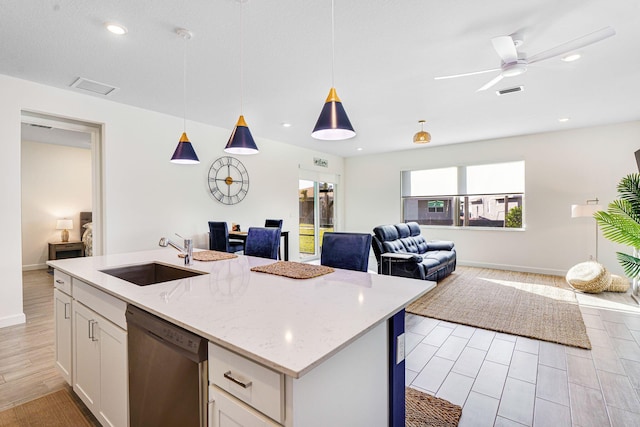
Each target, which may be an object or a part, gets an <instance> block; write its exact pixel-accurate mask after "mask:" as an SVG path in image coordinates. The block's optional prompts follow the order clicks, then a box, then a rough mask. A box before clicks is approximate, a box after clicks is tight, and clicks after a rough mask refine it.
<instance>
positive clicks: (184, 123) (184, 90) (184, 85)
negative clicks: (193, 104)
mask: <svg viewBox="0 0 640 427" xmlns="http://www.w3.org/2000/svg"><path fill="white" fill-rule="evenodd" d="M183 38H184V54H183V68H182V70H183V75H182V97H183V101H184V107H183V108H184V110H183V113H184V114H183V115H182V117H183V119H182V120H183V121H182V128H183V129H184V132H185V133H186V132H187V40H188V37H187V36H186V35H185V36H183Z"/></svg>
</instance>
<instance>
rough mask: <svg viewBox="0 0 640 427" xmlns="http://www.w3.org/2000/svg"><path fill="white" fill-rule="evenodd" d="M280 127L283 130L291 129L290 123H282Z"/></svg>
mask: <svg viewBox="0 0 640 427" xmlns="http://www.w3.org/2000/svg"><path fill="white" fill-rule="evenodd" d="M282 127H283V128H290V127H291V123H282Z"/></svg>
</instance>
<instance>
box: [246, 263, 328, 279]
mask: <svg viewBox="0 0 640 427" xmlns="http://www.w3.org/2000/svg"><path fill="white" fill-rule="evenodd" d="M251 271H257V272H259V273H269V274H275V275H276V276H284V277H289V278H291V279H311V278H312V277H318V276H322V275H323V274H329V273H333V272H334V271H335V270H334V269H333V268H331V267H327V266H325V265H314V264H305V263H302V262H293V261H278V262H274V263H273V264H267V265H260V266H258V267H253V268H252V269H251Z"/></svg>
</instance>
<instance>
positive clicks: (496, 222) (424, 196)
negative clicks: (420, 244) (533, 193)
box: [402, 161, 524, 228]
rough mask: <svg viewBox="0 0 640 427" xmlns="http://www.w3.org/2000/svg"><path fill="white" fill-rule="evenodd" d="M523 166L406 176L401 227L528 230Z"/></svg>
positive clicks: (421, 172)
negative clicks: (412, 224)
mask: <svg viewBox="0 0 640 427" xmlns="http://www.w3.org/2000/svg"><path fill="white" fill-rule="evenodd" d="M523 208H524V162H523V161H518V162H508V163H494V164H486V165H473V166H460V167H450V168H441V169H426V170H418V171H403V172H402V215H403V221H415V222H417V223H419V224H423V225H446V226H454V227H493V228H524V227H523Z"/></svg>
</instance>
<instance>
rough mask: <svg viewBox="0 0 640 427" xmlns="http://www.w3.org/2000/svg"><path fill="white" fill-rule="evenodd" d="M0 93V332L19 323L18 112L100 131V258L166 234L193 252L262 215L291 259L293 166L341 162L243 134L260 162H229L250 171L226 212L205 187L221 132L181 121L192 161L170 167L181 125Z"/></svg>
mask: <svg viewBox="0 0 640 427" xmlns="http://www.w3.org/2000/svg"><path fill="white" fill-rule="evenodd" d="M0 93H2V94H3V96H2V102H1V103H0V128H1V129H2V130H3V138H2V148H3V156H0V171H1V172H0V173H1V174H2V179H0V182H1V184H0V199H1V200H3V205H4V207H5V208H4V209H2V210H0V222H2V223H3V224H14V225H15V226H9V227H6V230H5V234H4V236H5V239H6V242H5V244H4V245H2V248H1V249H0V255H1V256H0V270H1V271H2V272H3V286H1V287H0V327H2V326H7V325H10V324H14V323H19V322H21V321H23V320H24V315H23V313H22V277H21V264H22V263H21V232H20V210H21V209H20V186H21V184H20V179H21V177H20V121H21V111H23V110H24V111H31V112H39V113H45V114H50V115H54V116H59V117H66V118H72V119H76V120H81V121H85V122H90V123H97V124H102V125H103V134H104V135H103V138H104V141H103V153H102V160H103V169H104V171H103V175H104V176H103V187H104V190H103V191H104V195H103V203H104V232H105V236H104V252H105V253H116V252H127V251H137V250H144V249H150V248H155V247H157V244H158V240H159V238H160V237H161V236H163V235H164V236H167V237H174V236H173V233H174V232H177V233H180V234H181V235H183V236H188V237H194V238H196V240H197V241H196V246H197V247H206V245H208V241H207V240H206V232H207V221H209V220H212V219H217V220H224V221H228V222H229V223H230V222H237V223H240V224H242V225H243V227H245V228H246V227H248V226H250V225H263V224H264V219H265V218H267V217H270V218H283V219H284V228H285V229H288V230H289V231H290V232H291V235H290V243H291V248H290V252H291V254H292V255H295V254H296V253H297V249H298V244H297V237H298V230H297V210H298V170H299V167H303V168H305V169H309V170H314V169H315V167H314V166H313V158H314V157H322V158H325V159H328V160H329V164H330V165H331V170H329V171H327V170H326V169H325V170H323V172H329V173H336V174H339V175H343V159H342V158H340V157H337V156H332V155H328V154H325V153H320V152H316V151H312V150H307V149H302V148H297V147H294V146H291V145H286V144H283V143H280V142H276V141H270V140H265V139H261V138H260V137H259V130H258V129H252V132H253V135H254V137H255V139H256V143H257V144H258V147H259V148H260V154H258V155H255V156H246V157H239V156H236V157H238V158H240V159H241V161H242V162H243V163H244V164H245V166H246V167H247V169H248V171H249V176H250V181H251V183H250V189H249V194H248V195H247V196H246V198H245V199H244V200H243V201H242V202H241V203H240V204H238V205H234V206H225V205H222V204H220V203H219V202H217V201H216V200H214V199H213V198H212V197H211V196H210V194H209V192H208V187H207V181H206V179H207V173H208V171H209V167H210V165H211V163H212V162H213V160H215V159H216V158H218V157H219V156H223V155H226V154H225V153H224V151H223V148H224V146H225V144H226V142H227V140H228V138H229V135H230V133H231V129H230V128H229V129H221V128H216V127H213V126H208V125H204V124H200V123H193V122H188V123H187V133H188V135H189V138H190V140H191V142H192V143H193V144H194V147H195V149H196V152H197V154H198V156H199V157H200V160H201V163H200V164H199V165H196V166H187V165H175V164H172V163H169V159H170V157H171V155H172V154H173V151H174V149H175V147H176V144H177V142H178V139H179V138H180V134H181V133H182V118H179V117H171V116H167V115H163V114H159V113H155V112H152V111H147V110H142V109H139V108H134V107H130V106H126V105H122V104H117V103H114V102H111V101H107V100H104V99H100V98H97V97H93V96H87V95H83V94H79V93H76V92H73V91H69V90H62V89H56V88H52V87H47V86H44V85H39V84H35V83H31V82H27V81H24V80H20V79H15V78H11V77H7V76H2V75H0ZM212 102H215V100H214V101H212ZM218 102H219V101H218ZM234 124H235V123H230V124H229V125H230V126H232V125H234ZM339 202H342V201H341V200H339ZM340 204H341V205H342V203H340ZM339 221H341V222H342V220H341V219H339ZM167 250H168V251H170V250H173V249H171V248H167Z"/></svg>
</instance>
